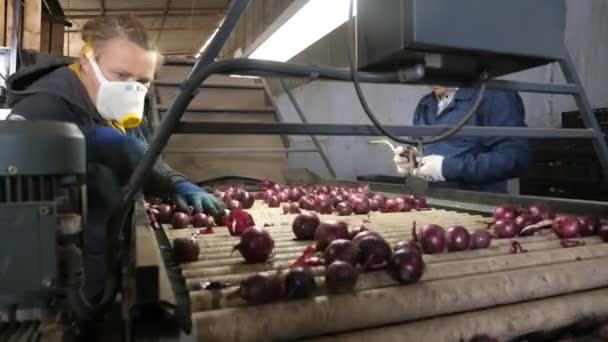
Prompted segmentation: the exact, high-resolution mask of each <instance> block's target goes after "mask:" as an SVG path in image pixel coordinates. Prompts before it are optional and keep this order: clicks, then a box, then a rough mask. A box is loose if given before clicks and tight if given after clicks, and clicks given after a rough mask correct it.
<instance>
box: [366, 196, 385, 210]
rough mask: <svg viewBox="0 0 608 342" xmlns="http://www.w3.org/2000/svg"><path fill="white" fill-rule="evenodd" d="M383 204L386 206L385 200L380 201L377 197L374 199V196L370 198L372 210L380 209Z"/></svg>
mask: <svg viewBox="0 0 608 342" xmlns="http://www.w3.org/2000/svg"><path fill="white" fill-rule="evenodd" d="M383 206H384V202H381V201H378V200H377V199H374V198H372V199H370V200H369V208H370V210H371V211H378V210H380V208H382V207H383Z"/></svg>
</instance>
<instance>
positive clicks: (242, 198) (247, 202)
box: [237, 190, 255, 209]
mask: <svg viewBox="0 0 608 342" xmlns="http://www.w3.org/2000/svg"><path fill="white" fill-rule="evenodd" d="M237 200H238V201H239V202H241V204H242V205H243V208H245V209H251V207H253V202H254V201H255V199H254V198H253V196H251V194H250V193H249V192H247V191H245V190H243V192H241V193H239V194H238V195H237Z"/></svg>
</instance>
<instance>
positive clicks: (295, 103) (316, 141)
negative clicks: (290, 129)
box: [279, 78, 336, 178]
mask: <svg viewBox="0 0 608 342" xmlns="http://www.w3.org/2000/svg"><path fill="white" fill-rule="evenodd" d="M279 81H280V82H281V86H282V87H283V90H285V93H286V94H287V96H288V97H289V101H291V104H292V105H293V108H295V110H296V113H297V114H298V116H299V117H300V120H302V122H303V123H305V124H307V123H308V119H306V116H305V115H304V112H303V111H302V107H300V104H299V103H298V101H296V98H295V96H293V92H292V91H291V89H289V88H288V87H287V84H285V80H284V79H282V78H280V79H279ZM310 139H312V143H313V144H314V145H315V148H316V149H317V151H318V152H319V155H320V156H321V159H323V163H325V167H327V171H329V174H330V175H331V177H332V178H336V171H335V170H334V168H333V167H332V166H331V163H330V162H329V158H327V155H326V154H325V151H323V147H322V146H321V143H320V142H319V139H317V137H316V136H314V135H311V136H310Z"/></svg>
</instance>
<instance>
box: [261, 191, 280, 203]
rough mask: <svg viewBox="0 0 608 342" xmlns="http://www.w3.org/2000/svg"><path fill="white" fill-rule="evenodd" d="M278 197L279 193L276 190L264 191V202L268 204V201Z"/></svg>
mask: <svg viewBox="0 0 608 342" xmlns="http://www.w3.org/2000/svg"><path fill="white" fill-rule="evenodd" d="M276 195H277V192H276V191H274V190H266V191H264V195H263V198H264V202H266V203H268V199H269V198H270V197H272V196H276Z"/></svg>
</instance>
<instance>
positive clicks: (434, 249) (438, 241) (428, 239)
mask: <svg viewBox="0 0 608 342" xmlns="http://www.w3.org/2000/svg"><path fill="white" fill-rule="evenodd" d="M418 242H419V243H420V247H422V251H423V252H424V253H427V254H436V253H441V252H443V250H444V249H445V245H446V236H445V230H444V229H443V228H442V227H440V226H438V225H436V224H427V225H425V226H424V227H422V230H421V232H420V234H418Z"/></svg>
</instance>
